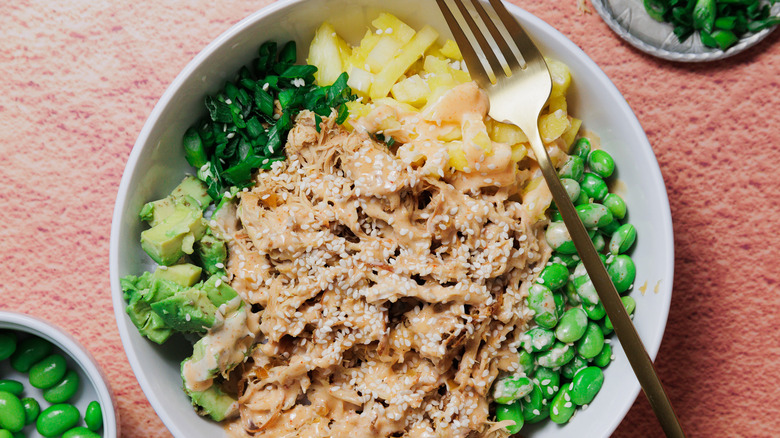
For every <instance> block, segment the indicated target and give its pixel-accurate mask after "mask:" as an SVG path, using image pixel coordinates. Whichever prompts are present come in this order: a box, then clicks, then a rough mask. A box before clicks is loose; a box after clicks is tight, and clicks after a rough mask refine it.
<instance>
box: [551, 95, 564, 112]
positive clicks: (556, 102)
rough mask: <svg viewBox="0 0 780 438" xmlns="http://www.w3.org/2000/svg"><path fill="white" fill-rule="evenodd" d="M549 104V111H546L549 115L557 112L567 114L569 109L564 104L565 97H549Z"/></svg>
mask: <svg viewBox="0 0 780 438" xmlns="http://www.w3.org/2000/svg"><path fill="white" fill-rule="evenodd" d="M549 104H550V105H549V109H548V110H547V112H549V113H554V112H556V111H558V110H561V111H563V112H564V113H566V112H568V109H569V107H568V105H567V104H566V96H555V97H551V98H550V102H549Z"/></svg>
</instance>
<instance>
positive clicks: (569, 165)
mask: <svg viewBox="0 0 780 438" xmlns="http://www.w3.org/2000/svg"><path fill="white" fill-rule="evenodd" d="M584 173H585V162H584V161H582V158H580V157H577V156H569V158H567V159H566V161H565V162H564V163H563V166H561V168H560V170H558V176H559V177H560V178H569V179H573V180H574V181H577V182H579V181H582V175H583V174H584Z"/></svg>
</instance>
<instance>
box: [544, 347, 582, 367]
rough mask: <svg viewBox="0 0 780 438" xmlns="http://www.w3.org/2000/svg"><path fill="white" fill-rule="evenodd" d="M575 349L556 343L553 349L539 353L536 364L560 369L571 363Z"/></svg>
mask: <svg viewBox="0 0 780 438" xmlns="http://www.w3.org/2000/svg"><path fill="white" fill-rule="evenodd" d="M574 354H575V352H574V348H573V347H570V346H568V345H566V344H564V343H562V342H556V343H555V344H554V345H553V346H552V348H551V349H549V350H547V351H545V352H543V353H539V355H538V356H536V362H537V363H538V364H539V365H541V366H543V367H547V368H558V367H562V366H564V365H566V364H567V363H569V361H570V360H572V359H573V358H574Z"/></svg>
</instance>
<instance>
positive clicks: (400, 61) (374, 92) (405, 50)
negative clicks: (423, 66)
mask: <svg viewBox="0 0 780 438" xmlns="http://www.w3.org/2000/svg"><path fill="white" fill-rule="evenodd" d="M438 37H439V33H438V32H436V31H435V30H434V29H433V28H432V27H430V26H427V25H426V26H425V27H423V28H422V29H420V31H419V32H417V33H416V34H415V35H414V37H412V39H411V40H409V42H408V43H406V44H404V46H403V47H401V50H400V53H399V54H398V56H396V57H394V58H393V59H391V60H390V61H389V62H388V61H387V59H385V60H384V61H385V65H384V67H383V68H382V70H381V71H380V72H379V73H378V74H377V75H376V78H375V79H374V83H373V84H372V85H371V91H370V93H369V94H370V96H371V98H372V99H378V98H380V97H385V96H387V94H388V93H390V89H391V88H392V87H393V84H395V83H396V81H398V79H400V77H401V76H403V75H404V73H405V72H406V70H408V69H409V67H411V66H412V64H414V63H415V61H417V59H418V58H420V57H421V56H422V55H423V54H424V53H425V51H426V50H428V47H430V46H431V45H432V44H433V43H434V42H435V41H436V39H437V38H438Z"/></svg>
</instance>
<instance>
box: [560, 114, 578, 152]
mask: <svg viewBox="0 0 780 438" xmlns="http://www.w3.org/2000/svg"><path fill="white" fill-rule="evenodd" d="M569 123H570V124H571V126H570V127H569V129H567V130H566V132H564V133H563V135H561V140H563V142H564V144H565V145H566V149H565V150H564V152H566V153H567V154H568V153H569V152H570V150H571V145H572V144H573V143H574V139H575V138H577V133H578V132H580V126H582V120H580V119H575V118H574V117H569Z"/></svg>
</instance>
